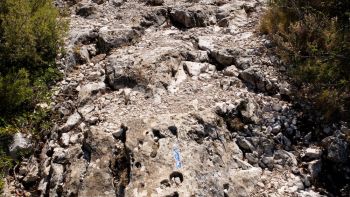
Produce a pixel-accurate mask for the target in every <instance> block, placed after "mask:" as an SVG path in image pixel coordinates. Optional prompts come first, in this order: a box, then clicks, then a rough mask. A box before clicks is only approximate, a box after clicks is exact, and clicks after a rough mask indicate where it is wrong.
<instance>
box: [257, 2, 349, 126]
mask: <svg viewBox="0 0 350 197" xmlns="http://www.w3.org/2000/svg"><path fill="white" fill-rule="evenodd" d="M349 13H350V1H349V0H339V1H331V0H272V1H271V2H270V8H269V10H268V11H267V13H266V14H265V16H264V17H263V18H262V21H261V28H260V29H261V32H262V33H265V34H268V35H269V36H270V37H271V38H272V40H273V41H274V42H275V44H276V45H277V47H276V52H277V54H278V55H279V56H280V57H281V58H282V59H283V60H284V61H285V62H287V63H288V64H290V65H293V66H290V67H289V71H290V74H291V76H293V77H294V79H295V80H296V82H298V83H300V84H302V87H303V90H305V91H304V92H305V93H306V97H307V98H310V100H311V101H313V102H314V103H315V106H317V107H318V108H319V109H320V110H322V111H323V112H324V115H325V117H326V118H328V119H329V120H330V119H338V118H342V119H345V120H350V113H349V110H350V92H349V91H350V63H349V62H350V29H349V27H350V23H349V22H350V20H349V16H350V14H349Z"/></svg>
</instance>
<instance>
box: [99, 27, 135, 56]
mask: <svg viewBox="0 0 350 197" xmlns="http://www.w3.org/2000/svg"><path fill="white" fill-rule="evenodd" d="M141 34H142V32H141V31H140V30H137V28H124V29H108V28H107V27H103V28H101V29H100V31H99V34H98V40H97V44H96V48H97V50H98V51H99V52H100V53H107V52H109V51H110V50H111V49H112V48H118V47H121V46H125V45H128V44H131V43H133V42H135V41H136V40H137V39H138V38H139V37H140V36H141Z"/></svg>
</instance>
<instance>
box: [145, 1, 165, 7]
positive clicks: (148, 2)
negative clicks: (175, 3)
mask: <svg viewBox="0 0 350 197" xmlns="http://www.w3.org/2000/svg"><path fill="white" fill-rule="evenodd" d="M163 3H164V0H147V2H146V5H152V6H160V5H163Z"/></svg>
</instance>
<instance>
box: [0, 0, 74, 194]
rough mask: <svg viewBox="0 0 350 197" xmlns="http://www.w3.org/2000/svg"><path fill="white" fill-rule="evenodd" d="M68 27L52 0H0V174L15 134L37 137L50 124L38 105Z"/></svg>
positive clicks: (45, 96) (51, 77)
mask: <svg viewBox="0 0 350 197" xmlns="http://www.w3.org/2000/svg"><path fill="white" fill-rule="evenodd" d="M66 28H67V25H66V23H65V22H64V21H63V20H62V19H61V18H60V16H59V12H58V10H57V9H56V8H55V7H54V6H53V1H52V0H1V1H0V180H1V178H2V177H3V176H4V175H6V171H7V169H8V168H9V167H10V166H11V165H12V164H13V162H14V161H12V159H10V157H8V146H9V144H10V142H11V140H12V136H13V134H14V133H16V132H23V133H31V134H32V135H33V136H34V138H35V137H37V138H40V136H41V132H43V131H47V130H49V128H50V126H51V124H50V118H49V117H50V113H49V111H47V110H44V109H38V108H37V107H36V105H37V104H38V103H40V102H49V100H48V99H49V98H50V91H49V88H50V85H51V84H53V82H55V81H56V80H58V79H59V78H60V74H59V72H58V69H57V68H56V65H55V58H56V57H57V54H58V53H59V52H61V51H60V48H61V46H62V44H63V36H64V32H65V30H66ZM2 186H3V183H2V182H1V181H0V190H1V188H2Z"/></svg>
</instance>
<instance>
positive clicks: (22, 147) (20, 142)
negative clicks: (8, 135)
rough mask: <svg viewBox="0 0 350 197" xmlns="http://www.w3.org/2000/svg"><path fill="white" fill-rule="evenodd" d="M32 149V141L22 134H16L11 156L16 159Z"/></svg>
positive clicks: (11, 146)
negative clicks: (21, 153)
mask: <svg viewBox="0 0 350 197" xmlns="http://www.w3.org/2000/svg"><path fill="white" fill-rule="evenodd" d="M31 148H32V144H31V142H30V139H28V138H26V137H25V136H24V135H23V134H22V133H16V134H15V135H14V136H13V142H12V144H11V145H10V149H9V151H10V155H11V156H12V157H14V158H16V157H17V154H18V153H19V152H21V151H29V150H31Z"/></svg>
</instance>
